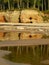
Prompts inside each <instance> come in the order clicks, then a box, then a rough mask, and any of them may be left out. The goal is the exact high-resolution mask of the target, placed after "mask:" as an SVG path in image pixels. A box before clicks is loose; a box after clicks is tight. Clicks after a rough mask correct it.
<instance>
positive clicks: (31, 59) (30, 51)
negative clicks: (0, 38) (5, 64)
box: [0, 45, 49, 65]
mask: <svg viewBox="0 0 49 65" xmlns="http://www.w3.org/2000/svg"><path fill="white" fill-rule="evenodd" d="M0 49H1V50H8V51H11V53H10V54H9V55H6V56H4V58H5V59H8V60H10V61H12V62H16V63H25V64H31V65H49V63H48V64H47V62H45V63H42V62H43V61H44V60H49V46H45V45H42V46H29V47H28V46H24V47H2V48H0Z"/></svg>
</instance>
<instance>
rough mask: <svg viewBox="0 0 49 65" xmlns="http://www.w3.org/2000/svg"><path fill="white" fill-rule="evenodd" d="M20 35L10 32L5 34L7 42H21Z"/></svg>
mask: <svg viewBox="0 0 49 65" xmlns="http://www.w3.org/2000/svg"><path fill="white" fill-rule="evenodd" d="M18 35H19V34H18V33H17V32H8V33H6V34H5V37H4V39H5V40H19V36H18Z"/></svg>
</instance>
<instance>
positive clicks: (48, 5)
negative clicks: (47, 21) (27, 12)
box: [48, 0, 49, 10]
mask: <svg viewBox="0 0 49 65" xmlns="http://www.w3.org/2000/svg"><path fill="white" fill-rule="evenodd" d="M48 10H49V0H48Z"/></svg>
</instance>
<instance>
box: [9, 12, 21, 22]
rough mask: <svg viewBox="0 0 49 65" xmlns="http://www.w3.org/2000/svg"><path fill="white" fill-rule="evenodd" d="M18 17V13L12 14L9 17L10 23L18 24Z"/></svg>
mask: <svg viewBox="0 0 49 65" xmlns="http://www.w3.org/2000/svg"><path fill="white" fill-rule="evenodd" d="M19 15H20V12H19V11H14V12H12V14H11V15H10V22H12V23H19Z"/></svg>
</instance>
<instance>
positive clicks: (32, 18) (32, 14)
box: [20, 10, 43, 23]
mask: <svg viewBox="0 0 49 65" xmlns="http://www.w3.org/2000/svg"><path fill="white" fill-rule="evenodd" d="M20 18H21V22H22V23H42V22H43V18H42V16H41V15H40V12H38V11H35V10H22V12H21V17H20Z"/></svg>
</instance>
